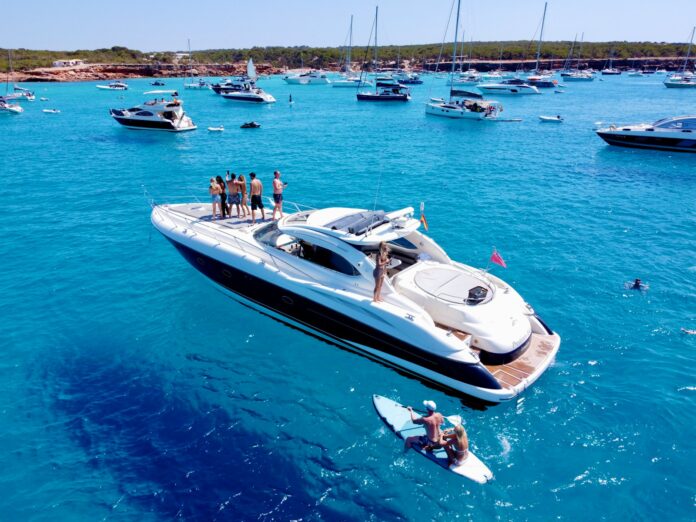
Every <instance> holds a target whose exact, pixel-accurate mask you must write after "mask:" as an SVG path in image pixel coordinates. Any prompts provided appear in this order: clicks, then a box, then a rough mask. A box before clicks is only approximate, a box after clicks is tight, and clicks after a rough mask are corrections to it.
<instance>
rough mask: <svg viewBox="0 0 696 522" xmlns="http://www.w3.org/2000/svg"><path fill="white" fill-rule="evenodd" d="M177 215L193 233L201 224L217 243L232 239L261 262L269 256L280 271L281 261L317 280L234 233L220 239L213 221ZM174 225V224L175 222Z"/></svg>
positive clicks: (293, 269) (243, 250)
mask: <svg viewBox="0 0 696 522" xmlns="http://www.w3.org/2000/svg"><path fill="white" fill-rule="evenodd" d="M157 207H158V205H155V206H154V207H153V211H155V212H159V208H157ZM160 215H161V214H160ZM164 217H165V218H166V219H167V220H168V221H170V222H171V221H172V220H171V218H170V217H169V216H167V215H165V216H164ZM177 217H179V218H181V219H183V220H184V221H186V222H187V223H188V224H189V226H190V228H191V229H192V230H194V234H195V233H197V232H196V230H195V229H199V228H200V227H201V226H202V227H204V228H203V231H202V232H201V233H202V234H204V235H208V236H210V237H212V238H213V239H214V240H215V241H217V242H218V244H229V243H230V242H231V241H230V240H234V243H235V244H236V245H237V247H238V248H239V249H240V250H241V251H242V252H244V253H245V254H251V255H253V256H254V257H257V258H258V259H260V260H261V262H266V258H270V259H271V261H272V264H273V265H274V266H275V267H276V268H277V269H278V270H279V271H281V268H280V266H278V263H282V264H283V265H285V266H287V267H289V268H290V269H291V270H292V271H295V272H299V273H301V274H302V275H304V276H305V277H306V278H307V279H310V280H313V281H315V282H317V281H318V280H317V279H316V278H315V277H314V276H312V275H311V274H308V273H307V272H305V271H304V270H302V269H301V268H298V267H296V266H294V265H292V264H290V263H288V262H287V261H286V260H284V259H282V258H281V257H279V256H277V255H275V254H274V253H273V252H272V251H269V250H264V249H263V248H260V247H258V246H256V245H254V244H252V243H250V242H249V241H246V240H244V239H242V238H240V237H238V236H237V235H235V234H225V235H224V240H223V239H221V236H219V235H218V234H219V233H220V231H219V230H217V227H213V226H210V225H212V224H213V223H211V222H209V221H203V220H201V219H199V218H194V217H191V216H187V215H186V214H184V213H180V212H178V213H177ZM175 226H176V224H175ZM283 273H286V274H287V273H288V272H287V269H286V270H285V271H283Z"/></svg>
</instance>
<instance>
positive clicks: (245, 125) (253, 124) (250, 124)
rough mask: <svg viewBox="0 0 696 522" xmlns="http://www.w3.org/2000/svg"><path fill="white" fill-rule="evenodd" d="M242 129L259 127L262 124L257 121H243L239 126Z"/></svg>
mask: <svg viewBox="0 0 696 522" xmlns="http://www.w3.org/2000/svg"><path fill="white" fill-rule="evenodd" d="M239 128H240V129H259V128H261V124H260V123H257V122H255V121H248V122H246V123H242V124H241V125H240V126H239Z"/></svg>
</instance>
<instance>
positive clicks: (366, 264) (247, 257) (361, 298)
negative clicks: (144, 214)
mask: <svg viewBox="0 0 696 522" xmlns="http://www.w3.org/2000/svg"><path fill="white" fill-rule="evenodd" d="M288 205H289V204H288ZM151 219H152V223H153V225H154V226H155V228H157V230H158V231H159V232H161V233H162V235H164V236H165V238H166V239H168V240H169V241H170V242H171V243H172V244H173V245H174V247H175V248H176V249H177V250H178V251H179V252H180V253H181V254H182V255H183V256H184V258H185V259H186V260H187V261H188V262H189V263H190V264H191V265H192V266H193V267H194V268H196V269H197V270H199V271H200V272H202V273H203V274H204V275H205V276H206V277H208V278H209V279H211V280H212V281H213V282H214V283H215V284H217V285H218V288H219V289H220V290H221V291H222V292H224V293H225V294H226V295H227V296H229V297H230V298H232V299H233V300H235V301H237V302H239V303H242V304H243V305H245V306H248V307H250V308H253V309H256V310H258V311H259V312H261V313H263V314H265V315H267V316H270V317H272V318H275V319H277V320H279V321H280V322H283V323H285V324H287V325H290V326H292V327H294V328H297V329H300V330H302V331H305V332H307V333H309V334H311V335H313V336H316V337H319V338H321V339H324V340H326V341H328V342H330V343H333V344H335V345H338V346H341V347H343V348H346V349H349V350H351V351H355V352H359V353H362V354H365V355H367V356H368V357H370V358H373V359H377V360H379V361H381V362H383V363H386V364H388V365H392V366H394V367H397V368H399V369H401V370H403V371H406V372H409V373H412V374H414V375H416V376H418V377H420V378H422V379H425V380H428V381H432V382H435V383H437V384H439V385H441V386H445V387H448V388H450V389H453V390H455V391H457V392H459V393H462V394H467V395H471V396H474V397H478V398H480V399H483V400H485V401H488V402H493V403H495V402H502V401H506V400H509V399H512V398H513V397H515V396H517V395H518V394H520V393H521V392H522V391H523V390H525V389H526V388H528V387H529V386H530V385H531V384H532V383H533V382H534V381H536V380H537V379H538V378H539V377H540V376H541V374H542V373H543V372H544V371H545V370H546V369H547V368H548V367H549V365H550V364H551V363H552V361H553V360H554V357H555V355H556V353H557V351H558V348H559V346H560V337H559V336H558V334H556V333H554V332H553V331H552V330H551V329H550V328H549V327H548V326H547V325H546V324H545V323H544V322H543V321H542V320H541V319H540V318H539V316H538V315H536V313H535V312H534V310H533V309H532V307H531V306H530V305H529V304H527V303H526V302H525V301H524V299H523V298H522V297H521V296H520V295H519V294H518V293H517V292H516V291H515V290H514V289H513V288H512V287H511V286H510V285H509V284H507V283H505V282H504V281H502V280H501V279H499V278H498V277H496V276H494V275H492V274H490V273H488V272H486V271H483V270H480V269H476V268H474V267H471V266H467V265H465V264H462V263H458V262H456V261H453V260H452V259H450V258H449V256H448V255H447V254H446V253H445V251H444V250H443V249H442V248H441V247H440V246H438V245H437V243H435V241H434V240H433V239H431V238H429V237H428V236H426V235H424V234H422V233H421V232H419V230H418V228H419V226H420V221H419V220H418V219H415V218H414V217H413V209H412V208H405V209H403V210H398V211H395V212H388V213H386V212H383V211H368V210H364V209H354V208H325V209H319V210H311V209H302V210H300V209H299V207H298V211H297V212H295V213H292V214H288V215H286V216H285V217H283V218H281V219H280V220H278V221H270V222H265V223H261V224H256V225H250V224H249V222H248V221H246V220H244V221H241V220H237V219H236V218H229V219H223V220H217V221H214V220H211V216H210V205H207V204H206V205H204V204H201V203H193V204H173V205H166V204H165V205H154V206H153V210H152V215H151ZM383 241H384V242H387V243H388V244H389V247H390V255H391V260H390V262H389V264H388V269H387V275H386V278H385V281H384V286H383V289H382V298H383V301H381V302H374V301H373V296H372V294H373V287H374V277H373V270H374V269H375V256H376V253H377V251H378V249H379V245H380V243H381V242H383ZM262 366H263V365H261V366H260V368H262ZM260 371H262V369H261V370H260Z"/></svg>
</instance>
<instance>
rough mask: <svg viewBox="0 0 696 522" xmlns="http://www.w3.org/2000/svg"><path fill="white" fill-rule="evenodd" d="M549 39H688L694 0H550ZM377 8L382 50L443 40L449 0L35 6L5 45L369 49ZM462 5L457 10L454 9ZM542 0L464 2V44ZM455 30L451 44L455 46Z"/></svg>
mask: <svg viewBox="0 0 696 522" xmlns="http://www.w3.org/2000/svg"><path fill="white" fill-rule="evenodd" d="M548 3H549V6H548V11H547V16H546V27H545V29H544V40H572V39H573V37H574V36H575V34H576V33H577V34H578V35H580V34H581V33H583V32H584V33H585V40H586V41H611V40H629V41H655V42H663V41H664V42H686V41H688V39H689V36H690V34H691V29H692V27H693V26H694V25H696V0H549V2H548ZM376 4H379V44H380V45H388V44H394V45H403V44H409V43H440V42H442V41H443V33H444V30H445V26H446V24H447V20H448V17H449V13H450V8H451V6H452V0H381V1H376V0H350V1H349V0H245V1H240V0H217V1H215V0H187V1H184V0H166V1H163V0H147V1H135V0H118V1H100V0H97V1H88V0H82V1H80V0H60V1H56V0H31V1H30V5H31V9H30V11H27V10H26V9H14V8H13V9H12V12H13V13H14V14H13V15H12V18H11V20H12V23H9V21H10V18H6V17H4V20H3V21H4V23H3V24H2V25H3V29H2V32H0V47H6V48H12V49H16V48H27V49H50V50H65V51H72V50H76V49H96V48H103V47H112V46H114V45H122V46H126V47H129V48H131V49H139V50H141V51H160V50H161V51H176V50H185V49H186V45H187V44H186V41H187V39H188V38H190V39H191V46H192V48H193V49H194V50H195V49H221V48H243V47H251V46H271V45H280V46H295V45H308V46H340V45H343V43H344V41H345V40H346V36H347V34H348V25H349V22H350V16H351V14H352V15H354V17H355V18H354V26H353V41H354V43H355V44H356V45H365V44H367V39H368V36H369V34H370V28H371V26H372V20H373V17H374V10H375V5H376ZM455 9H456V7H455ZM543 9H544V0H462V18H461V20H462V22H461V24H462V26H463V27H464V30H465V31H466V36H465V38H466V39H467V40H469V39H470V38H473V39H474V40H478V41H491V40H530V39H532V37H533V36H534V35H535V33H536V31H537V30H538V27H539V25H540V22H541V16H542V12H543ZM451 28H452V26H450V33H449V35H448V40H449V41H451V40H452V30H451Z"/></svg>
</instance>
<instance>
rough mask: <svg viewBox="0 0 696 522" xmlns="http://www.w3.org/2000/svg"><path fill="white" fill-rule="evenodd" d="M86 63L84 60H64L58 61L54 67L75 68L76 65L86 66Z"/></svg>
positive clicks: (54, 63)
mask: <svg viewBox="0 0 696 522" xmlns="http://www.w3.org/2000/svg"><path fill="white" fill-rule="evenodd" d="M84 64H85V61H84V60H79V59H76V60H73V59H67V58H66V59H64V60H56V61H55V62H53V67H75V66H76V65H84Z"/></svg>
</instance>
